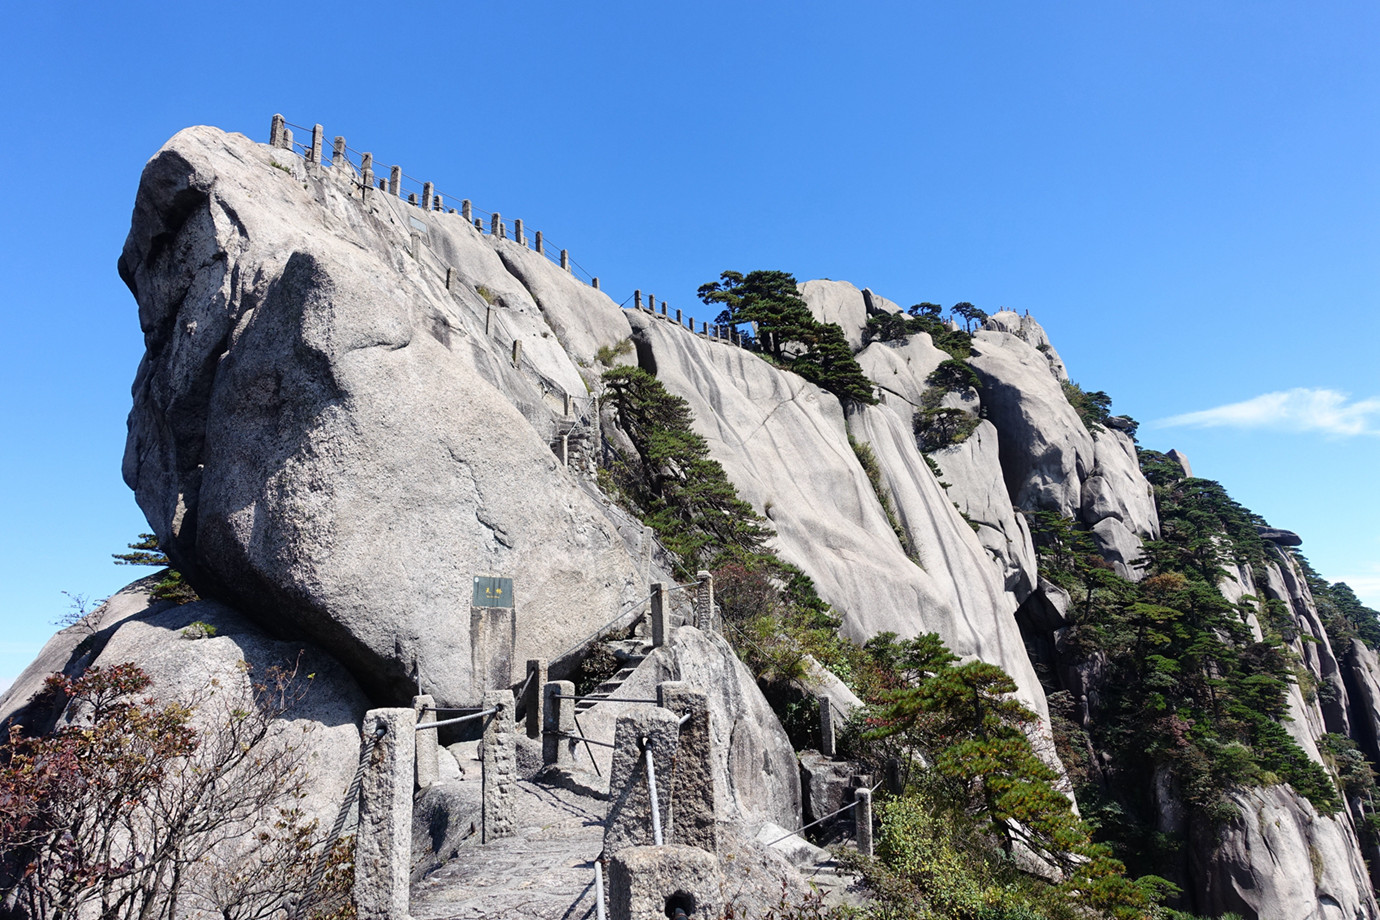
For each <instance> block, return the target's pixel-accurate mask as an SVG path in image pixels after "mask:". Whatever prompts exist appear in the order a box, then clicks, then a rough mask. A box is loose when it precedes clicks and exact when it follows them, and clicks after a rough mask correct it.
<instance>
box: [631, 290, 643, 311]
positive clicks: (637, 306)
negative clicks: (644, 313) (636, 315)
mask: <svg viewBox="0 0 1380 920" xmlns="http://www.w3.org/2000/svg"><path fill="white" fill-rule="evenodd" d="M633 309H634V310H641V309H642V292H641V291H633Z"/></svg>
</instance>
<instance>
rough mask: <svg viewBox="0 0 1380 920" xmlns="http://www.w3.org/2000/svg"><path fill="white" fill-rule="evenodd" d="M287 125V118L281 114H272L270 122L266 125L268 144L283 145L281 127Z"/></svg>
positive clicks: (271, 145) (272, 145)
mask: <svg viewBox="0 0 1380 920" xmlns="http://www.w3.org/2000/svg"><path fill="white" fill-rule="evenodd" d="M286 127H287V119H286V118H284V117H283V116H281V115H274V116H273V121H272V123H271V124H270V125H269V126H268V146H270V147H281V146H283V129H284V128H286Z"/></svg>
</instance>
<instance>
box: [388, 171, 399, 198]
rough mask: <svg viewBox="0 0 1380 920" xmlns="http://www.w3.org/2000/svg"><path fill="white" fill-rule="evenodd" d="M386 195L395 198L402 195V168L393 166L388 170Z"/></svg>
mask: <svg viewBox="0 0 1380 920" xmlns="http://www.w3.org/2000/svg"><path fill="white" fill-rule="evenodd" d="M388 194H390V195H393V196H395V197H397V196H401V194H402V167H401V166H394V167H393V168H391V169H390V170H388Z"/></svg>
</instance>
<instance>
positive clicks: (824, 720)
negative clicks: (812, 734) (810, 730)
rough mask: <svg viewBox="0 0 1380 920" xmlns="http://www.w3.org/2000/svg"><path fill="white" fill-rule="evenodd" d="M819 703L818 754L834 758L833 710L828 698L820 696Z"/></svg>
mask: <svg viewBox="0 0 1380 920" xmlns="http://www.w3.org/2000/svg"><path fill="white" fill-rule="evenodd" d="M816 699H817V700H818V701H819V752H820V753H821V754H823V755H824V756H825V757H833V756H834V708H833V706H831V705H830V704H829V697H827V696H824V695H823V694H820V695H819V696H818V697H816Z"/></svg>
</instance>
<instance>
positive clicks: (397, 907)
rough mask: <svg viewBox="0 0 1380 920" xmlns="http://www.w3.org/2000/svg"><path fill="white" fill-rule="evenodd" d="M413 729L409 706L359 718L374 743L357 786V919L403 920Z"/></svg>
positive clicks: (373, 711)
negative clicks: (362, 720)
mask: <svg viewBox="0 0 1380 920" xmlns="http://www.w3.org/2000/svg"><path fill="white" fill-rule="evenodd" d="M416 728H417V716H416V713H414V712H413V711H412V710H411V709H371V710H370V711H369V712H367V713H366V714H365V716H364V734H365V737H366V738H370V737H372V738H374V739H375V741H374V748H373V751H371V752H370V756H369V761H368V763H367V764H366V766H365V770H364V775H363V777H362V778H361V780H360V786H359V828H358V830H357V831H356V836H355V883H354V896H355V904H356V906H357V907H358V916H359V918H360V920H407V915H408V914H407V909H408V877H409V875H410V873H411V870H412V781H413V769H414V768H413V752H414V751H415V750H416V746H417V742H416V738H414V737H413V736H414V735H415V734H416Z"/></svg>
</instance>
